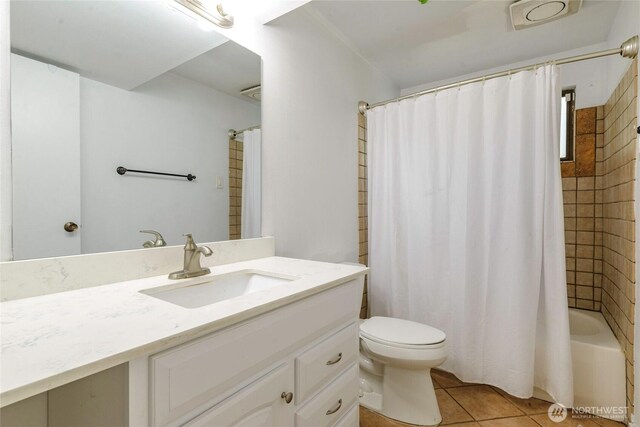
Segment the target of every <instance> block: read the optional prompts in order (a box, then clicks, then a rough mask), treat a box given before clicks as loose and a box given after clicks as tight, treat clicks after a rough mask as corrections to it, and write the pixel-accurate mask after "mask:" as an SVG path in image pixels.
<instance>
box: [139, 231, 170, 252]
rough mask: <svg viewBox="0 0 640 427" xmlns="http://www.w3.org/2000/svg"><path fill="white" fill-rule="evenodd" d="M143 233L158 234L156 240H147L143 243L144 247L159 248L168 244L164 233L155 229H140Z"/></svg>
mask: <svg viewBox="0 0 640 427" xmlns="http://www.w3.org/2000/svg"><path fill="white" fill-rule="evenodd" d="M140 232H141V233H147V234H153V235H154V236H156V240H153V241H151V240H147V241H146V242H144V243H143V244H142V247H143V248H159V247H161V246H167V242H165V241H164V237H162V234H160V233H158V232H157V231H155V230H140Z"/></svg>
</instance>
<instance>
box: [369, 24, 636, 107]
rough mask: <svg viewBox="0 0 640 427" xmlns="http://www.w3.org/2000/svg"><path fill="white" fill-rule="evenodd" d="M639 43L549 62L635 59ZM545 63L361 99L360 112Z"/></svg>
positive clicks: (566, 62) (632, 38) (626, 42)
mask: <svg viewBox="0 0 640 427" xmlns="http://www.w3.org/2000/svg"><path fill="white" fill-rule="evenodd" d="M638 43H639V41H638V36H637V35H636V36H633V37H631V38H630V39H629V40H627V41H625V42H624V43H622V45H621V46H620V47H619V48H616V49H608V50H601V51H599V52H593V53H587V54H584V55H578V56H572V57H570V58H564V59H556V60H552V61H547V62H551V63H554V64H556V65H562V64H569V63H571V62H578V61H584V60H587V59H594V58H601V57H603V56H610V55H617V54H619V55H621V56H622V57H624V58H629V59H633V58H635V57H637V56H638ZM544 64H545V63H539V64H531V65H527V66H525V67H518V68H512V69H510V70H506V71H500V72H497V73H493V74H487V75H485V76H481V77H474V78H472V79H468V80H462V81H459V82H456V83H450V84H447V85H443V86H438V87H434V88H431V89H427V90H422V91H420V92H415V93H411V94H409V95H404V96H400V97H398V98H393V99H389V100H387V101H382V102H377V103H375V104H372V105H369V104H368V103H367V102H365V101H360V102H359V103H358V111H360V113H362V114H366V112H367V110H370V109H372V108H375V107H379V106H381V105H386V104H390V103H392V102H398V101H402V100H404V99H409V98H414V97H416V96H420V95H426V94H428V93H433V92H438V91H441V90H444V89H450V88H453V87H458V86H463V85H468V84H470V83H476V82H481V81H483V80H489V79H495V78H497V77H504V76H508V75H510V74H513V73H517V72H520V71H526V70H530V69H535V68H537V67H540V66H542V65H544Z"/></svg>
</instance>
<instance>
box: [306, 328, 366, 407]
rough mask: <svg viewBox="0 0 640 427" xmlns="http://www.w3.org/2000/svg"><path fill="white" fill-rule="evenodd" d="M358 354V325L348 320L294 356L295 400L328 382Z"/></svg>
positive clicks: (310, 393)
mask: <svg viewBox="0 0 640 427" xmlns="http://www.w3.org/2000/svg"><path fill="white" fill-rule="evenodd" d="M357 356H358V325H357V324H355V323H351V324H350V325H349V326H347V327H346V328H344V329H342V330H340V331H338V332H336V333H335V334H333V335H331V336H330V337H328V338H327V339H325V340H324V341H322V342H320V343H318V344H317V345H315V346H314V347H312V348H310V349H309V350H307V351H305V352H304V353H302V354H301V355H300V356H298V357H296V403H297V404H300V403H301V402H303V401H304V400H305V399H306V398H307V397H309V396H311V395H313V393H315V392H316V391H318V390H319V389H320V388H322V387H323V386H324V385H325V384H326V383H328V382H329V381H331V380H332V379H334V378H335V377H336V375H338V374H339V373H340V372H341V371H343V370H344V369H345V368H346V367H347V366H349V365H350V364H352V363H353V362H355V361H356V359H357Z"/></svg>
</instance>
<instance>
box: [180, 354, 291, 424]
mask: <svg viewBox="0 0 640 427" xmlns="http://www.w3.org/2000/svg"><path fill="white" fill-rule="evenodd" d="M292 391H293V367H292V366H291V365H290V364H286V365H280V366H279V367H278V368H276V369H274V370H273V371H271V372H269V373H268V374H267V375H265V376H263V377H261V378H260V379H258V380H256V381H255V382H253V383H251V384H250V385H248V386H247V387H245V388H243V389H242V390H240V391H239V392H237V393H236V394H234V395H232V396H230V397H229V398H228V399H226V400H224V401H222V402H220V403H219V404H218V405H216V406H214V407H213V408H211V409H209V410H207V411H206V412H205V413H203V414H202V415H200V416H198V417H197V418H195V419H193V420H191V421H190V422H188V423H187V424H185V427H227V426H228V427H232V426H233V427H271V426H273V427H288V426H292V425H293V406H294V404H293V402H290V403H289V404H287V402H286V401H285V399H283V398H282V397H281V395H282V393H283V392H284V393H287V392H292Z"/></svg>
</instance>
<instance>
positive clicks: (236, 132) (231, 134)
mask: <svg viewBox="0 0 640 427" xmlns="http://www.w3.org/2000/svg"><path fill="white" fill-rule="evenodd" d="M254 129H260V125H258V126H251V127H248V128H246V129H242V130H234V129H229V132H228V135H229V138H235V137H236V136H238V135H240V134H243V133H245V132H248V131H250V130H254Z"/></svg>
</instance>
